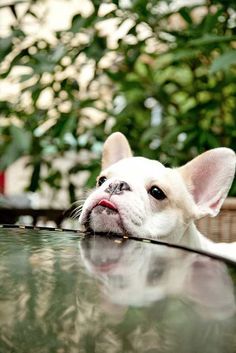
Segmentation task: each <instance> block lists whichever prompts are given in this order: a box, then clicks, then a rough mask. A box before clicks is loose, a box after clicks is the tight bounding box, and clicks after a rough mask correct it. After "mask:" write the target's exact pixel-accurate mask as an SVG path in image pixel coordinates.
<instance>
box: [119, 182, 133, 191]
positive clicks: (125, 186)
mask: <svg viewBox="0 0 236 353" xmlns="http://www.w3.org/2000/svg"><path fill="white" fill-rule="evenodd" d="M119 189H120V191H122V190H128V191H130V190H131V188H130V186H129V184H128V183H126V181H121V182H120V185H119Z"/></svg>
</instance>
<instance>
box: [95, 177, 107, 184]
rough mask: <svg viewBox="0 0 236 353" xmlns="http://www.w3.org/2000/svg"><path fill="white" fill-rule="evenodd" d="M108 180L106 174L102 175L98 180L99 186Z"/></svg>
mask: <svg viewBox="0 0 236 353" xmlns="http://www.w3.org/2000/svg"><path fill="white" fill-rule="evenodd" d="M106 180H107V178H106V177H105V176H101V177H100V178H99V179H98V182H97V184H98V186H101V185H102V184H103V183H105V181H106Z"/></svg>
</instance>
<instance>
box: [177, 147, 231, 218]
mask: <svg viewBox="0 0 236 353" xmlns="http://www.w3.org/2000/svg"><path fill="white" fill-rule="evenodd" d="M235 164H236V155H235V153H234V151H232V150H231V149H229V148H224V147H222V148H215V149H212V150H209V151H207V152H205V153H203V154H201V155H199V156H198V157H196V158H194V159H193V160H192V161H190V162H188V163H187V164H185V165H184V166H183V167H181V168H179V169H178V170H179V171H180V173H181V175H182V177H183V179H184V181H185V183H186V185H187V188H188V190H189V192H190V194H191V195H192V196H193V200H194V202H195V204H196V206H197V208H196V215H195V216H196V218H201V217H204V216H207V215H208V216H211V217H214V216H216V215H217V214H218V212H219V211H220V208H221V206H222V203H223V202H224V200H225V198H226V196H227V194H228V191H229V189H230V187H231V184H232V182H233V179H234V173H235Z"/></svg>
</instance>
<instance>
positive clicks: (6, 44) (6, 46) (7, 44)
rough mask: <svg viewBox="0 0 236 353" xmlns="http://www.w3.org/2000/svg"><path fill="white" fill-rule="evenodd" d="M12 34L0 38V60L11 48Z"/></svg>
mask: <svg viewBox="0 0 236 353" xmlns="http://www.w3.org/2000/svg"><path fill="white" fill-rule="evenodd" d="M12 39H13V37H12V36H8V37H5V38H0V61H2V60H3V59H4V58H5V56H6V55H7V54H9V53H10V52H11V50H12Z"/></svg>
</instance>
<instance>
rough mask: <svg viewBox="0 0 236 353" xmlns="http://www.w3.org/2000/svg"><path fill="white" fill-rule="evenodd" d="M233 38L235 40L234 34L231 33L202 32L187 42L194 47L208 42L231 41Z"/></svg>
mask: <svg viewBox="0 0 236 353" xmlns="http://www.w3.org/2000/svg"><path fill="white" fill-rule="evenodd" d="M234 40H236V36H233V35H232V36H231V35H228V36H227V35H225V36H218V35H216V34H204V35H203V36H202V37H200V38H197V39H192V40H190V41H189V42H188V45H189V46H194V47H195V46H201V45H208V44H217V43H224V42H231V41H234Z"/></svg>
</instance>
